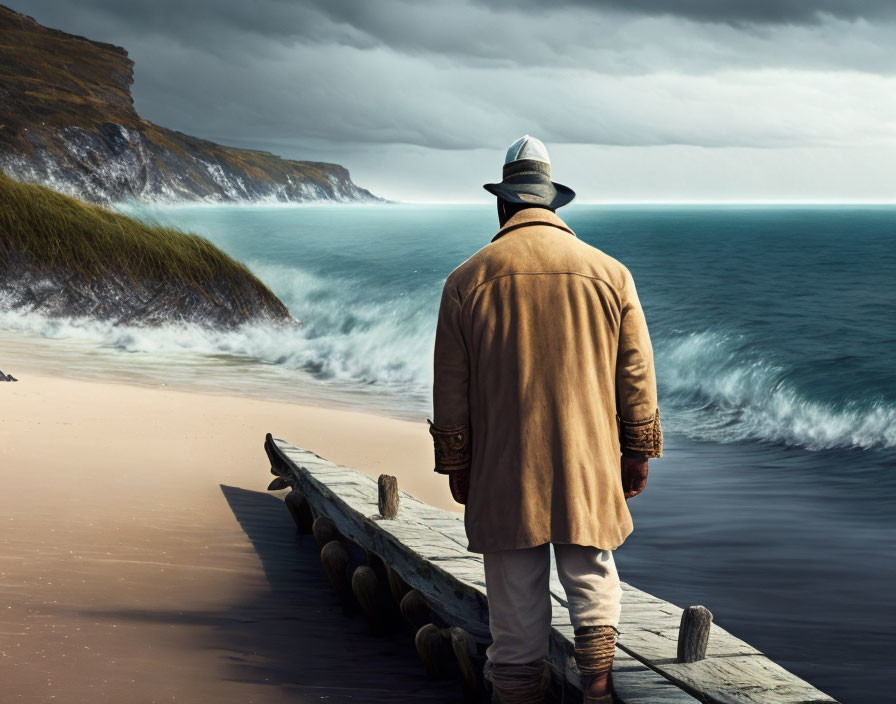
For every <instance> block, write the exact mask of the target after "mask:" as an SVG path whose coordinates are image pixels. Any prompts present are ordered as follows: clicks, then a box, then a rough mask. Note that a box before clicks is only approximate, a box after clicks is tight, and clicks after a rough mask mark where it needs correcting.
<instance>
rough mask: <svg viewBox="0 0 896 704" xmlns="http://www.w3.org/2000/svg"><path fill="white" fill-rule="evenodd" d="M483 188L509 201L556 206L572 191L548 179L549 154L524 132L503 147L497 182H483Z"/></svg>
mask: <svg viewBox="0 0 896 704" xmlns="http://www.w3.org/2000/svg"><path fill="white" fill-rule="evenodd" d="M483 188H484V189H485V190H487V191H488V192H489V193H493V194H494V195H496V196H498V198H502V199H503V200H506V201H508V202H510V203H528V204H530V205H543V206H545V207H547V208H550V209H551V210H556V209H557V208H559V207H560V206H562V205H566V204H567V203H569V202H570V201H571V200H572V199H573V198H575V197H576V193H575V191H574V190H572V189H571V188H570V187H569V186H564V185H563V184H561V183H554V182H553V181H551V158H550V157H549V156H548V150H547V149H546V148H545V146H544V144H543V143H542V141H541V140H540V139H536V138H535V137H531V136H529V135H528V134H527V135H524V136H523V137H520V138H519V139H518V140H516V141H515V142H514V143H513V144H511V145H510V149H508V150H507V156H506V157H505V158H504V172H503V174H502V180H501V183H486V184H485V185H483Z"/></svg>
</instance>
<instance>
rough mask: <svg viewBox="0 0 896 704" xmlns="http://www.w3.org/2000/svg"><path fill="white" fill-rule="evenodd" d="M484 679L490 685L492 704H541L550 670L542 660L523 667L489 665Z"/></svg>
mask: <svg viewBox="0 0 896 704" xmlns="http://www.w3.org/2000/svg"><path fill="white" fill-rule="evenodd" d="M486 678H487V679H488V681H489V682H491V684H492V704H543V702H544V695H545V692H547V690H548V686H549V685H550V683H551V669H550V667H548V664H547V663H546V662H545V661H544V660H537V661H535V662H531V663H526V664H524V665H504V664H501V663H489V664H488V666H487V668H486Z"/></svg>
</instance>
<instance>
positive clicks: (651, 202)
mask: <svg viewBox="0 0 896 704" xmlns="http://www.w3.org/2000/svg"><path fill="white" fill-rule="evenodd" d="M390 203H391V204H394V205H493V203H491V202H487V201H478V200H466V201H465V200H397V199H390ZM570 205H896V199H892V200H587V201H578V202H575V203H571V204H570Z"/></svg>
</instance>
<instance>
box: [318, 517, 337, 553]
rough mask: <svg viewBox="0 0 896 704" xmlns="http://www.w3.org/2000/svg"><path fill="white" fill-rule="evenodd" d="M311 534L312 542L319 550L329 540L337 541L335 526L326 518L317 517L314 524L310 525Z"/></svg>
mask: <svg viewBox="0 0 896 704" xmlns="http://www.w3.org/2000/svg"><path fill="white" fill-rule="evenodd" d="M311 532H312V533H313V534H314V542H316V543H317V546H318V547H319V548H323V546H324V545H326V544H327V543H329V542H330V541H331V540H339V530H338V529H337V528H336V524H335V523H333V521H332V520H331V519H329V518H327V517H326V516H318V517H317V518H315V519H314V523H312V524H311Z"/></svg>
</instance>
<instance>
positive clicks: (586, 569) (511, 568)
mask: <svg viewBox="0 0 896 704" xmlns="http://www.w3.org/2000/svg"><path fill="white" fill-rule="evenodd" d="M554 555H555V556H556V559H557V575H558V577H559V578H560V583H561V584H562V585H563V589H564V590H565V591H566V598H567V601H568V602H569V617H570V621H571V622H572V625H573V628H579V627H581V626H604V625H610V626H615V627H618V626H619V614H620V609H621V598H622V589H621V587H620V586H619V575H618V573H617V572H616V563H615V562H614V561H613V553H612V551H610V550H600V549H598V548H595V547H590V546H583V545H566V544H555V545H554ZM483 560H484V562H485V586H486V590H487V591H488V610H489V630H490V631H491V634H492V644H491V645H490V646H489V647H488V650H487V651H486V656H487V657H488V661H489V662H490V663H500V664H506V665H521V664H524V663H531V662H534V661H536V660H540V659H542V658H544V657H547V654H548V638H549V636H550V632H551V597H550V593H549V586H548V585H549V581H550V574H551V572H550V571H551V553H550V543H545V544H544V545H538V546H537V547H534V548H522V549H520V550H501V551H499V552H487V553H485V554H484V555H483Z"/></svg>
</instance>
